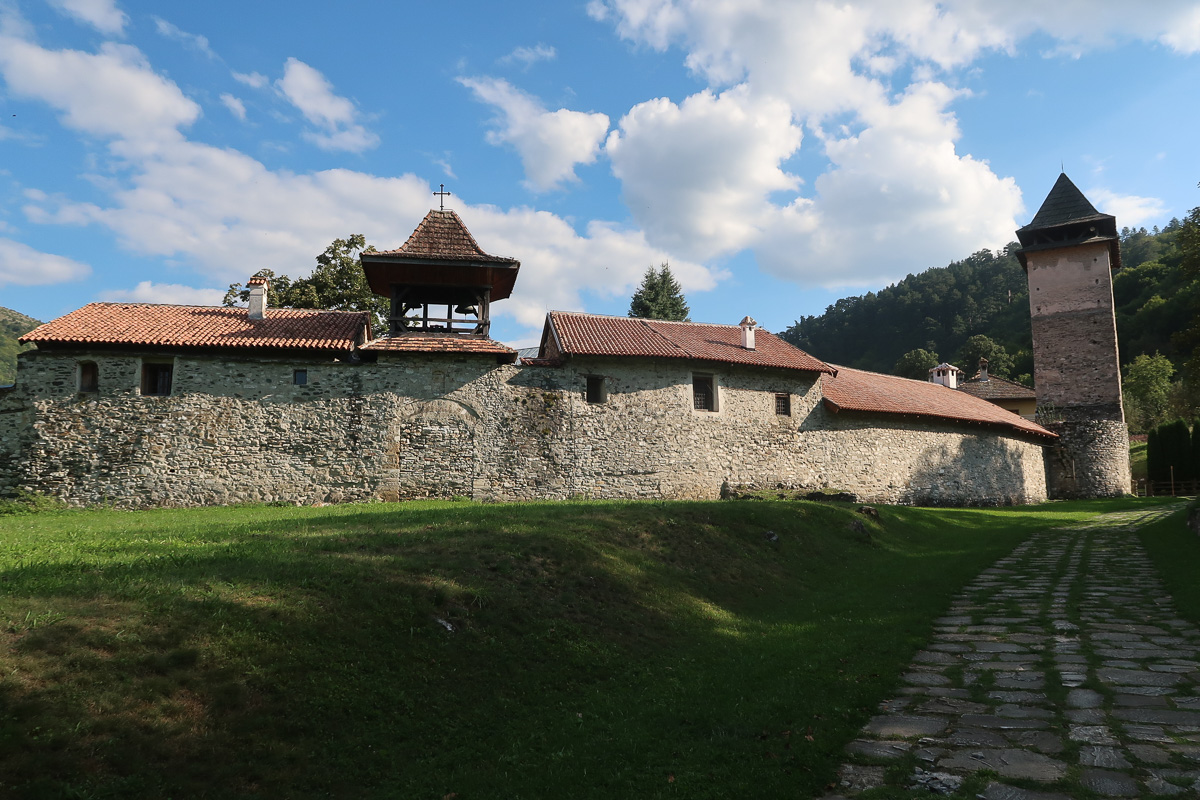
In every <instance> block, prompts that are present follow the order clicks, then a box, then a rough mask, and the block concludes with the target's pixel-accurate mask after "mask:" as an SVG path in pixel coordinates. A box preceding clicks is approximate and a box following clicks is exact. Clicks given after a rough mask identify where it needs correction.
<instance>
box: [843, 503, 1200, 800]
mask: <svg viewBox="0 0 1200 800" xmlns="http://www.w3.org/2000/svg"><path fill="white" fill-rule="evenodd" d="M1176 508H1178V506H1169V507H1158V508H1155V509H1149V510H1140V511H1133V512H1120V513H1114V514H1106V515H1103V516H1102V517H1100V518H1098V519H1096V520H1093V521H1091V522H1089V523H1087V524H1084V525H1077V526H1070V527H1066V528H1057V529H1054V530H1047V531H1044V532H1042V533H1039V534H1036V535H1034V536H1032V537H1031V538H1030V539H1028V540H1027V541H1025V542H1024V543H1023V544H1021V545H1020V546H1019V547H1017V549H1016V550H1014V551H1013V552H1012V553H1011V554H1009V555H1008V556H1006V557H1005V558H1002V559H1000V560H999V561H997V562H996V563H995V564H994V565H992V566H991V567H990V568H988V569H986V570H984V571H983V572H982V573H981V574H980V575H979V576H978V577H977V578H976V579H975V580H974V581H972V582H971V583H970V584H968V586H967V587H966V589H964V590H963V592H962V594H960V595H959V596H958V597H957V598H956V599H955V601H954V602H953V604H952V605H951V607H950V609H949V610H948V613H947V614H946V615H945V616H944V617H942V618H940V619H938V620H937V622H936V627H935V633H934V636H933V640H932V641H930V642H929V644H928V645H927V646H926V647H925V648H924V649H923V650H921V651H920V652H919V653H917V655H916V657H915V658H914V660H913V663H912V665H911V666H910V667H909V669H908V671H907V672H906V673H905V675H904V676H903V682H904V684H905V686H904V688H903V689H901V691H900V695H899V696H898V697H895V698H893V699H890V700H888V701H887V702H885V703H883V704H882V705H881V706H880V711H879V713H878V715H876V716H874V717H872V718H871V720H870V721H869V722H868V723H867V725H866V726H865V727H864V728H863V730H862V733H861V735H860V737H859V738H858V739H857V740H855V741H854V742H852V743H851V744H850V745H849V747H847V751H846V752H847V759H846V763H845V764H844V765H843V766H842V768H841V770H840V773H839V783H838V785H837V786H836V794H832V795H828V796H827V798H826V800H833V798H835V797H836V798H843V797H844V798H850V797H854V796H855V795H858V794H861V793H863V792H866V791H869V790H871V789H875V788H880V787H884V786H890V787H895V788H899V789H908V790H916V792H917V793H918V794H929V795H930V796H937V795H951V794H955V793H958V794H959V795H960V796H963V792H964V791H967V790H969V789H971V786H972V784H968V785H967V786H966V787H965V788H964V781H966V780H967V779H968V778H969V777H970V776H972V775H973V774H975V773H980V772H983V773H984V779H983V780H978V781H976V782H975V785H976V788H978V787H980V786H981V787H982V788H980V789H979V790H978V791H975V792H973V793H972V795H971V796H974V797H980V798H985V799H986V800H1067V798H1076V797H1086V798H1095V797H1100V798H1104V797H1151V796H1163V797H1196V798H1200V629H1197V627H1196V626H1195V625H1193V624H1192V623H1190V622H1187V621H1185V620H1182V619H1179V618H1178V616H1177V615H1176V613H1175V611H1174V610H1173V608H1172V603H1171V598H1170V597H1169V596H1168V595H1167V594H1166V592H1165V590H1164V589H1163V587H1162V585H1161V583H1160V582H1159V579H1158V577H1157V575H1156V574H1155V571H1154V569H1153V567H1152V566H1151V564H1150V561H1149V559H1148V558H1147V557H1146V554H1145V552H1144V551H1143V550H1142V547H1141V545H1140V543H1139V542H1138V539H1137V537H1136V536H1134V535H1132V534H1133V532H1134V531H1136V530H1137V528H1139V527H1141V526H1142V525H1145V524H1147V523H1149V522H1152V521H1154V520H1156V519H1159V518H1161V517H1163V516H1165V515H1167V514H1169V513H1171V512H1173V511H1174V510H1176ZM1197 580H1200V576H1197Z"/></svg>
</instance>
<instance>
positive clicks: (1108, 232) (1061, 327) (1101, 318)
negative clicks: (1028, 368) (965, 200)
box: [1017, 173, 1129, 498]
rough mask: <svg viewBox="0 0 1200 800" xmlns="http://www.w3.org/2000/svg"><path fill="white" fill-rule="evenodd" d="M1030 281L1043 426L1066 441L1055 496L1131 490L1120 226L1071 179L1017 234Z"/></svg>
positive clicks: (1054, 465) (1049, 455)
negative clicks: (1120, 344)
mask: <svg viewBox="0 0 1200 800" xmlns="http://www.w3.org/2000/svg"><path fill="white" fill-rule="evenodd" d="M1017 238H1018V239H1019V240H1020V242H1021V249H1020V250H1018V251H1017V257H1018V258H1019V259H1020V260H1021V266H1023V267H1024V268H1025V273H1026V275H1027V276H1028V278H1029V311H1030V314H1031V316H1032V317H1033V362H1034V368H1033V369H1034V383H1035V385H1036V391H1037V406H1038V416H1039V422H1041V423H1042V424H1043V425H1044V426H1045V427H1047V428H1049V429H1050V430H1052V431H1054V432H1055V433H1057V434H1058V435H1059V436H1060V437H1061V438H1060V439H1059V443H1058V445H1057V446H1056V447H1053V448H1047V450H1046V488H1047V491H1048V493H1049V495H1050V497H1052V498H1068V497H1112V496H1115V495H1122V494H1127V493H1128V492H1129V430H1128V428H1126V426H1125V412H1124V409H1123V408H1122V406H1121V369H1120V360H1119V358H1118V355H1117V323H1116V317H1115V316H1114V314H1113V293H1112V273H1113V271H1114V270H1117V269H1120V267H1121V248H1120V240H1119V239H1118V237H1117V220H1116V217H1113V216H1111V215H1109V214H1101V213H1100V212H1098V211H1097V210H1096V209H1095V207H1094V206H1093V205H1092V204H1091V203H1089V202H1088V200H1087V198H1086V197H1084V196H1083V193H1082V192H1080V191H1079V189H1077V188H1076V187H1075V184H1073V183H1071V180H1070V179H1069V178H1068V177H1067V176H1066V174H1065V173H1064V174H1061V175H1059V176H1058V181H1057V182H1056V183H1055V184H1054V188H1053V189H1051V190H1050V194H1049V195H1048V196H1047V197H1046V200H1045V202H1044V203H1042V207H1041V208H1040V209H1039V210H1038V212H1037V214H1036V215H1035V216H1034V218H1033V221H1032V222H1030V223H1029V224H1028V225H1026V226H1025V227H1024V228H1021V229H1020V230H1019V231H1017Z"/></svg>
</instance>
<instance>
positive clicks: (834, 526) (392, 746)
mask: <svg viewBox="0 0 1200 800" xmlns="http://www.w3.org/2000/svg"><path fill="white" fill-rule="evenodd" d="M1138 502H1148V501H1133V500H1125V501H1107V502H1092V503H1086V502H1077V503H1054V504H1049V505H1046V506H1041V507H1035V508H1013V509H1000V510H930V509H914V508H880V513H881V520H880V522H879V523H874V522H872V521H869V520H866V519H865V518H864V517H862V516H860V515H858V514H856V513H854V511H853V507H851V506H844V505H843V506H839V505H825V504H814V503H806V502H793V501H786V502H785V501H754V500H739V501H730V502H709V503H701V502H697V503H686V502H671V503H656V502H643V503H617V502H580V503H555V504H549V503H547V504H523V505H491V506H481V505H475V504H471V503H447V502H429V503H406V504H398V505H357V506H336V507H327V508H277V507H246V508H218V509H204V510H160V511H147V512H111V511H86V512H52V513H40V514H34V515H29V516H10V517H0V625H2V626H3V628H2V630H0V796H7V795H13V796H19V797H46V798H68V797H69V798H92V797H95V798H101V797H104V798H108V797H122V798H125V797H177V798H178V797H214V798H218V797H219V798H229V797H353V798H374V797H378V798H384V797H387V798H391V797H404V798H435V799H440V798H446V797H456V798H461V799H462V800H470V799H471V798H494V797H504V798H547V797H572V798H584V797H596V798H600V797H603V798H611V797H674V796H678V797H689V798H705V797H711V798H718V797H720V798H726V797H739V796H762V797H776V796H779V797H782V796H788V797H808V796H813V795H819V794H821V793H822V792H823V790H824V787H825V786H826V785H827V784H828V783H829V782H830V781H831V780H832V779H833V777H834V771H835V769H836V767H837V765H838V763H840V761H841V748H842V747H843V746H844V744H845V743H846V742H847V741H848V740H849V739H850V738H852V737H853V735H854V734H855V732H856V731H857V729H858V728H859V727H860V726H861V725H862V724H863V722H864V721H865V720H866V718H867V717H868V716H869V715H870V713H871V712H872V710H873V709H874V707H875V705H876V704H877V703H878V702H879V701H880V700H881V699H883V698H885V697H886V696H887V695H888V693H889V692H891V691H893V690H894V689H895V687H896V686H897V683H898V680H899V675H900V673H901V670H902V667H903V666H904V665H906V664H907V663H908V661H909V659H910V658H911V656H912V654H913V652H914V651H915V650H916V649H917V647H918V646H919V645H920V644H921V643H922V642H923V641H924V640H925V639H926V638H927V636H928V635H929V633H930V631H931V626H932V620H933V619H934V618H935V617H936V616H938V615H940V614H941V613H943V612H944V611H945V609H946V607H947V605H948V604H949V602H950V599H951V598H952V597H953V596H954V594H955V593H957V592H958V591H959V590H960V588H961V587H962V585H963V584H964V583H965V582H966V581H968V580H970V579H971V578H972V577H974V576H975V574H976V573H977V572H978V571H979V570H981V569H982V568H984V567H985V566H987V565H988V564H990V563H991V562H993V561H994V560H995V559H997V558H998V557H1000V556H1001V555H1003V554H1005V553H1007V552H1009V551H1010V550H1011V549H1012V548H1013V547H1014V546H1015V545H1016V544H1017V543H1019V542H1020V541H1022V540H1023V539H1024V537H1025V536H1027V535H1028V534H1029V533H1030V532H1032V531H1034V530H1036V529H1039V528H1042V527H1045V526H1048V525H1057V524H1062V523H1065V522H1069V521H1074V520H1079V519H1083V518H1086V517H1088V516H1091V515H1092V514H1094V513H1096V512H1097V511H1100V510H1116V509H1118V508H1123V507H1127V506H1131V505H1133V504H1136V503H1138ZM1149 502H1153V501H1149Z"/></svg>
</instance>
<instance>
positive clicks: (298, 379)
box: [292, 369, 308, 386]
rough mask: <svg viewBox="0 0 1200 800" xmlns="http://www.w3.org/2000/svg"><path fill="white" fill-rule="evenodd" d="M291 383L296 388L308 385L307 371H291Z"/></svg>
mask: <svg viewBox="0 0 1200 800" xmlns="http://www.w3.org/2000/svg"><path fill="white" fill-rule="evenodd" d="M292 383H293V384H294V385H296V386H307V385H308V370H306V369H297V370H293V371H292Z"/></svg>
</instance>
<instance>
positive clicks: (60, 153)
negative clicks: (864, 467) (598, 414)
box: [0, 0, 1200, 345]
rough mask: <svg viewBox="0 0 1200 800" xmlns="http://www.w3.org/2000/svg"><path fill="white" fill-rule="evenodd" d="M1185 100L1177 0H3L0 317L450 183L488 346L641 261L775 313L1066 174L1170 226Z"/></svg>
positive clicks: (1195, 152) (1190, 149)
mask: <svg viewBox="0 0 1200 800" xmlns="http://www.w3.org/2000/svg"><path fill="white" fill-rule="evenodd" d="M1047 6H1051V7H1047ZM1197 87H1200V3H1197V2H1175V1H1174V0H1159V2H1156V3H1155V4H1153V6H1148V5H1147V4H1144V3H1134V2H1104V0H1088V1H1087V2H1084V1H1082V0H1062V1H1061V2H1057V3H1055V4H1046V3H1044V2H1041V1H1040V0H1020V1H1014V2H1010V3H994V2H982V0H962V1H961V2H943V3H930V2H925V1H924V0H888V2H882V1H881V2H874V3H866V2H859V3H838V4H830V3H823V2H807V1H806V0H757V2H743V3H728V2H717V1H716V0H713V2H704V1H703V0H592V1H591V2H552V3H525V4H520V5H519V6H518V5H516V4H499V3H483V2H478V3H477V2H452V1H448V2H443V3H411V2H401V3H391V4H379V3H350V4H342V5H341V6H340V7H337V8H336V9H335V8H334V7H333V6H332V5H331V4H328V3H314V2H303V1H302V0H292V1H291V2H288V3H280V2H272V1H270V0H260V2H256V3H244V2H242V3H236V4H235V3H229V2H222V1H221V0H209V1H208V2H204V3H192V4H169V5H167V4H161V3H147V2H141V3H139V2H119V0H46V1H45V2H43V1H42V0H0V154H3V157H2V158H0V305H4V306H8V307H10V308H15V309H17V310H19V311H22V312H24V313H26V314H29V315H31V316H34V317H37V318H39V319H44V320H45V319H51V318H53V317H56V316H58V315H60V314H63V313H66V312H67V311H70V310H72V309H74V308H76V307H78V306H80V305H82V304H84V303H87V302H91V301H94V300H127V301H145V302H173V303H205V304H207V303H217V302H219V301H220V297H221V295H222V294H223V292H224V289H225V287H226V286H227V285H228V284H229V283H231V282H235V281H236V282H244V281H245V279H246V278H248V277H249V276H250V275H251V274H253V273H254V272H255V271H256V270H258V269H260V268H263V267H269V268H271V269H273V270H275V271H276V272H284V273H287V274H290V275H293V276H299V275H304V274H307V273H308V272H309V271H310V270H311V269H312V267H313V265H314V261H313V258H314V256H315V255H316V254H317V253H319V252H320V251H321V250H323V249H324V247H325V246H326V245H327V244H328V243H329V242H330V241H332V240H333V239H334V238H339V237H345V236H348V235H350V234H353V233H363V234H365V235H366V237H367V240H368V242H370V243H372V244H374V245H375V246H376V247H378V248H380V249H390V248H394V247H397V246H399V245H400V244H402V243H403V242H404V240H405V239H406V238H407V237H408V235H409V233H411V231H412V229H413V228H414V227H415V226H416V225H417V223H418V222H419V221H420V220H421V218H422V217H423V216H424V214H425V213H426V211H427V210H428V209H429V208H431V207H434V206H435V205H436V202H435V198H434V197H433V196H432V194H431V192H432V191H433V190H435V189H437V187H438V184H440V183H445V184H446V188H447V189H448V190H449V191H451V192H453V196H452V197H451V198H450V199H449V201H448V204H447V205H448V207H451V208H454V209H455V210H456V211H457V212H458V213H459V214H460V216H462V218H463V219H464V220H465V222H466V223H467V225H468V227H469V228H470V229H471V230H472V232H473V233H474V234H475V237H476V239H477V240H478V241H479V243H480V245H481V246H482V247H483V248H484V249H485V250H487V251H488V252H491V253H494V254H497V255H505V256H512V257H515V258H518V259H520V260H521V262H522V268H521V275H520V277H519V279H518V282H517V287H516V291H515V292H514V295H513V297H512V298H510V299H509V300H505V301H503V302H501V303H497V304H496V306H495V307H494V309H493V317H494V320H495V322H494V325H493V336H494V337H495V338H498V339H501V340H503V341H507V342H510V343H514V344H519V345H521V344H528V343H531V342H533V341H534V340H535V339H536V338H537V335H538V332H539V331H540V328H541V319H542V317H543V315H544V313H545V312H546V311H547V310H550V309H561V310H585V311H591V312H596V313H612V314H622V313H624V312H625V311H626V309H627V308H628V298H629V295H630V293H631V292H632V290H633V289H634V287H635V286H636V284H637V283H638V282H639V280H640V278H641V275H642V273H643V272H644V271H645V269H646V268H647V267H648V266H651V265H657V264H659V263H661V262H663V261H669V262H670V263H671V265H672V267H673V268H674V271H675V273H676V275H677V277H679V278H680V280H681V282H682V283H683V285H684V288H685V290H686V293H687V297H688V301H689V302H690V304H691V307H692V318H693V319H695V320H698V321H706V322H725V323H736V322H737V321H738V320H740V319H741V318H742V317H743V316H744V315H746V314H750V315H751V316H754V317H755V318H756V319H757V320H758V321H759V322H760V324H762V325H763V326H764V327H766V328H767V329H768V330H774V331H778V330H781V329H783V328H785V327H787V326H788V325H790V324H791V323H792V322H793V321H794V320H795V319H796V318H797V317H799V316H801V315H807V314H815V313H820V312H821V311H822V310H823V309H824V307H825V306H826V305H828V304H829V303H831V302H833V301H834V300H836V299H837V298H838V297H842V296H845V295H847V294H857V293H861V292H863V291H867V290H870V289H878V288H880V287H882V286H885V285H887V284H888V283H891V282H893V281H895V280H898V279H900V278H903V277H904V276H905V275H906V274H909V273H913V272H919V271H921V270H923V269H926V268H928V267H933V266H944V265H945V264H946V263H948V262H949V261H951V260H955V259H958V258H962V257H965V256H967V255H969V254H971V253H972V252H974V251H976V250H978V249H980V248H984V247H990V248H996V247H1001V246H1003V245H1004V244H1005V243H1006V242H1008V241H1011V240H1012V239H1013V238H1014V237H1013V230H1014V229H1015V228H1016V227H1018V226H1020V225H1022V224H1024V223H1025V222H1027V221H1028V220H1029V219H1030V218H1031V216H1032V215H1033V213H1034V212H1035V211H1036V210H1037V206H1038V205H1039V204H1040V202H1041V200H1042V199H1043V198H1044V196H1045V194H1046V192H1048V191H1049V189H1050V187H1051V186H1052V185H1053V183H1054V180H1055V178H1056V177H1057V175H1058V171H1059V169H1060V164H1061V165H1063V166H1065V168H1066V171H1067V173H1068V175H1070V176H1071V178H1072V179H1073V180H1074V181H1075V182H1076V184H1077V185H1078V186H1079V187H1080V188H1081V189H1082V190H1083V191H1084V193H1085V194H1087V195H1088V197H1089V198H1090V199H1091V200H1092V201H1093V203H1094V204H1095V205H1096V206H1097V207H1098V208H1100V210H1102V211H1105V212H1107V213H1112V214H1115V215H1116V216H1117V221H1118V225H1132V226H1142V225H1144V226H1147V227H1149V226H1152V225H1162V224H1163V223H1165V222H1166V221H1168V220H1169V219H1171V218H1172V217H1174V216H1182V215H1183V214H1184V213H1186V212H1187V210H1188V209H1190V208H1192V207H1194V206H1197V205H1200V190H1198V189H1197V188H1196V184H1197V181H1198V180H1200V147H1197V145H1196V131H1197V130H1198V129H1200V124H1198V123H1200V97H1197V94H1198V91H1200V90H1198V88H1197Z"/></svg>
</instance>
